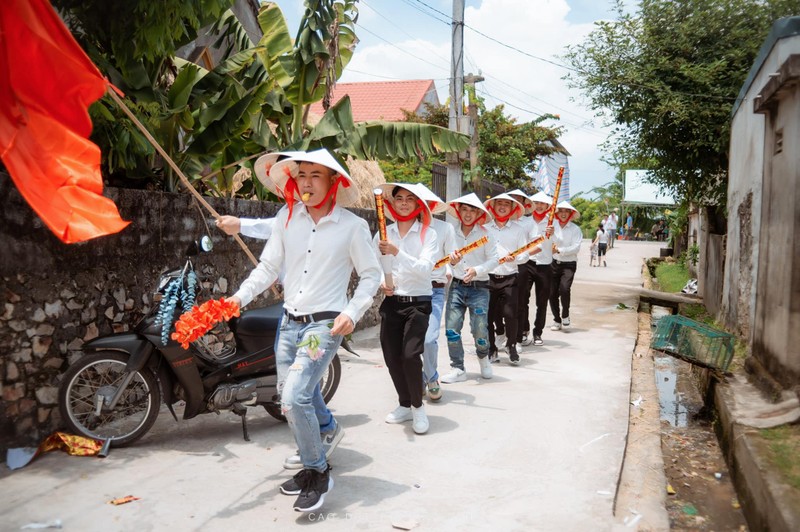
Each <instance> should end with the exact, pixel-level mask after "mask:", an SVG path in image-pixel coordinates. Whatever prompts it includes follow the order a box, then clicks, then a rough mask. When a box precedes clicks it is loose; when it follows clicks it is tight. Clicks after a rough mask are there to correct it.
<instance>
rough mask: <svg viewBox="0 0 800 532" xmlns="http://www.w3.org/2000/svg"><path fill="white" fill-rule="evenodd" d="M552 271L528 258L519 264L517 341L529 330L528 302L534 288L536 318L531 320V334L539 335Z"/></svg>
mask: <svg viewBox="0 0 800 532" xmlns="http://www.w3.org/2000/svg"><path fill="white" fill-rule="evenodd" d="M551 277H552V272H551V271H550V265H549V264H544V265H538V264H536V263H535V262H534V261H532V260H529V261H528V262H526V263H525V264H521V265H520V266H519V280H518V281H517V282H518V285H517V286H518V291H519V296H518V302H519V303H518V309H517V310H518V311H519V320H518V321H517V325H518V329H517V341H518V342H521V341H522V336H523V335H524V334H527V332H528V331H529V330H531V322H530V318H529V317H528V314H529V310H528V302H529V301H530V298H531V289H534V294H535V297H536V318H535V319H534V321H533V335H534V336H541V335H542V331H543V330H544V322H545V319H547V301H548V300H549V299H550V279H551Z"/></svg>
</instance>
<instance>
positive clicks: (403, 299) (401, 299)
mask: <svg viewBox="0 0 800 532" xmlns="http://www.w3.org/2000/svg"><path fill="white" fill-rule="evenodd" d="M388 297H389V298H390V299H393V300H394V301H397V302H398V303H430V302H431V296H388Z"/></svg>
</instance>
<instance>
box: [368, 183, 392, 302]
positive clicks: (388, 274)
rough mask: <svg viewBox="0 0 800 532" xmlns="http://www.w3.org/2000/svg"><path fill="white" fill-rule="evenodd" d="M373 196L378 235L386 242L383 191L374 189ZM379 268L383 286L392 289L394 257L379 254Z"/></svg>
mask: <svg viewBox="0 0 800 532" xmlns="http://www.w3.org/2000/svg"><path fill="white" fill-rule="evenodd" d="M372 193H373V194H374V195H375V212H376V213H377V214H378V234H379V235H380V237H379V238H380V239H381V240H382V241H383V242H386V240H387V236H386V213H385V212H384V209H383V190H381V189H380V188H376V189H373V190H372ZM380 259H381V267H382V268H383V276H384V279H385V282H384V284H385V285H386V287H387V288H388V289H390V290H391V289H392V288H394V280H393V279H392V263H393V262H394V257H393V256H392V255H386V254H381V257H380Z"/></svg>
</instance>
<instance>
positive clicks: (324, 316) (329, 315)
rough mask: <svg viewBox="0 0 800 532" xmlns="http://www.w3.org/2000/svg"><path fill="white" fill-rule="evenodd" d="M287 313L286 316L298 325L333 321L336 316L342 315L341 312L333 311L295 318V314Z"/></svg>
mask: <svg viewBox="0 0 800 532" xmlns="http://www.w3.org/2000/svg"><path fill="white" fill-rule="evenodd" d="M285 312H286V316H287V317H288V318H289V319H290V320H292V321H296V322H298V323H313V322H315V321H322V320H332V319H335V318H336V316H338V315H339V314H340V312H333V311H326V312H315V313H314V314H304V315H303V316H295V315H294V314H291V313H289V312H288V311H285Z"/></svg>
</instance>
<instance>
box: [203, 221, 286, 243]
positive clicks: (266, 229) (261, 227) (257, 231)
mask: <svg viewBox="0 0 800 532" xmlns="http://www.w3.org/2000/svg"><path fill="white" fill-rule="evenodd" d="M274 221H275V218H239V217H237V216H229V215H225V216H220V217H219V220H217V221H216V225H217V227H218V228H219V229H220V230H221V231H222V232H223V233H225V234H226V235H231V236H233V235H238V234H239V233H241V234H243V235H244V236H249V237H250V238H258V239H260V240H268V239H269V235H271V234H272V224H273V222H274Z"/></svg>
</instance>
